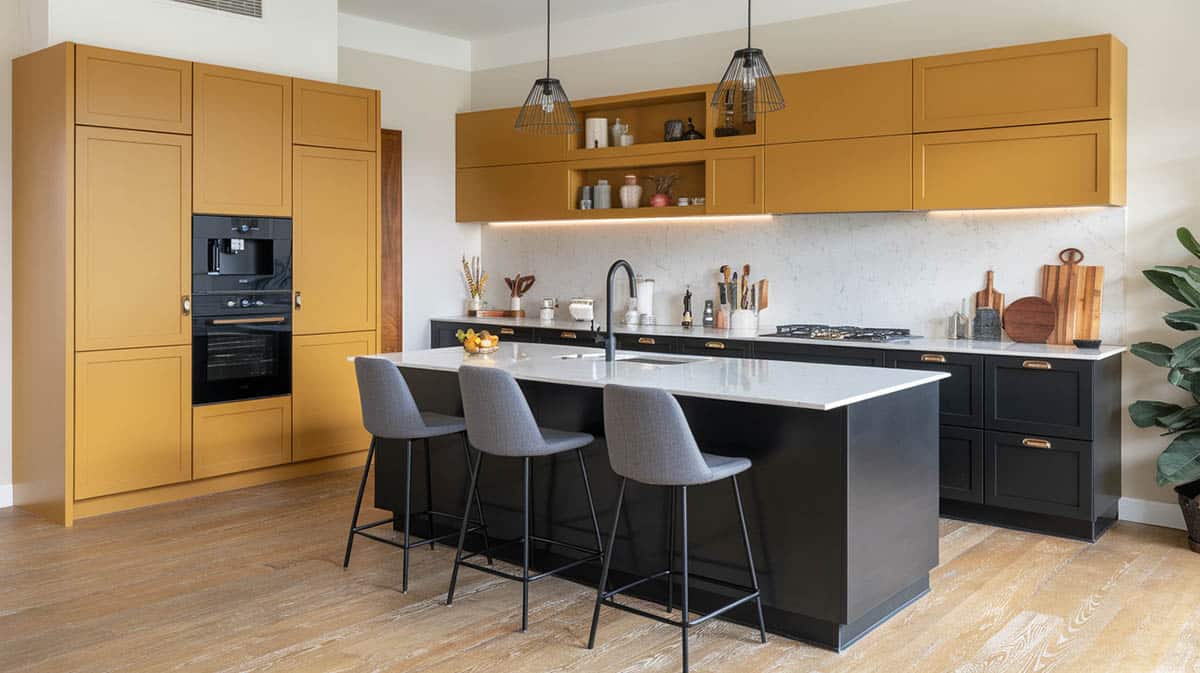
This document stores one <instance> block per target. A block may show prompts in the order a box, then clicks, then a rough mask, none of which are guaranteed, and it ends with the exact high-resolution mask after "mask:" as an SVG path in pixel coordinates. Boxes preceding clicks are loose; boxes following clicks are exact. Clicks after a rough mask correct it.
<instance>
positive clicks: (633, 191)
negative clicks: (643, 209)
mask: <svg viewBox="0 0 1200 673" xmlns="http://www.w3.org/2000/svg"><path fill="white" fill-rule="evenodd" d="M620 194H621V207H622V208H637V207H638V206H639V205H641V203H642V186H641V185H639V184H638V183H637V176H633V175H626V176H625V184H623V185H621V192H620Z"/></svg>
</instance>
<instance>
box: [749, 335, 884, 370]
mask: <svg viewBox="0 0 1200 673" xmlns="http://www.w3.org/2000/svg"><path fill="white" fill-rule="evenodd" d="M754 354H755V357H759V358H763V359H764V360H791V361H793V362H816V363H820V364H826V365H857V366H860V367H883V366H884V357H883V351H881V350H875V349H873V348H859V347H857V346H814V345H811V344H784V343H778V342H775V341H762V342H759V343H757V344H755V345H754Z"/></svg>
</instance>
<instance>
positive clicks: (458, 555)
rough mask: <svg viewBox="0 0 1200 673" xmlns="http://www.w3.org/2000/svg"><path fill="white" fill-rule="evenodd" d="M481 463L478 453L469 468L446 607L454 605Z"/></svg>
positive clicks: (480, 455)
mask: <svg viewBox="0 0 1200 673" xmlns="http://www.w3.org/2000/svg"><path fill="white" fill-rule="evenodd" d="M482 462H483V452H482V451H480V452H479V453H477V454H476V455H475V466H474V467H472V468H471V484H470V486H468V487H467V506H466V508H465V509H464V510H463V519H462V527H461V528H459V529H458V551H456V552H454V570H452V571H451V572H450V589H449V590H448V591H447V592H446V605H453V604H454V585H456V584H458V564H459V562H461V561H462V555H463V543H464V542H465V541H466V539H467V526H468V525H469V524H470V522H471V516H470V515H471V501H472V500H474V499H475V486H476V482H477V481H478V480H479V467H480V464H481V463H482ZM469 464H470V463H468V465H469Z"/></svg>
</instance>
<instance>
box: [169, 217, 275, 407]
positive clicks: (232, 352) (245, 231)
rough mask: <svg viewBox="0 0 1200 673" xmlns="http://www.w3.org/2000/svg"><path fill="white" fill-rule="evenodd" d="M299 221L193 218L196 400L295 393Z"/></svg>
mask: <svg viewBox="0 0 1200 673" xmlns="http://www.w3.org/2000/svg"><path fill="white" fill-rule="evenodd" d="M291 233H292V223H291V220H288V219H285V218H257V217H231V216H219V215H196V216H194V217H193V219H192V402H193V403H195V404H209V403H213V402H229V401H233V400H244V399H250V398H255V397H271V396H275V395H287V394H289V393H291V391H292V276H291V267H292V240H291Z"/></svg>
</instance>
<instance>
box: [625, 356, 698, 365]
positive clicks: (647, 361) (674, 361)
mask: <svg viewBox="0 0 1200 673" xmlns="http://www.w3.org/2000/svg"><path fill="white" fill-rule="evenodd" d="M702 359H704V358H671V359H667V358H641V357H633V358H622V359H621V362H635V363H637V364H639V365H686V364H687V363H689V362H695V361H696V360H702Z"/></svg>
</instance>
